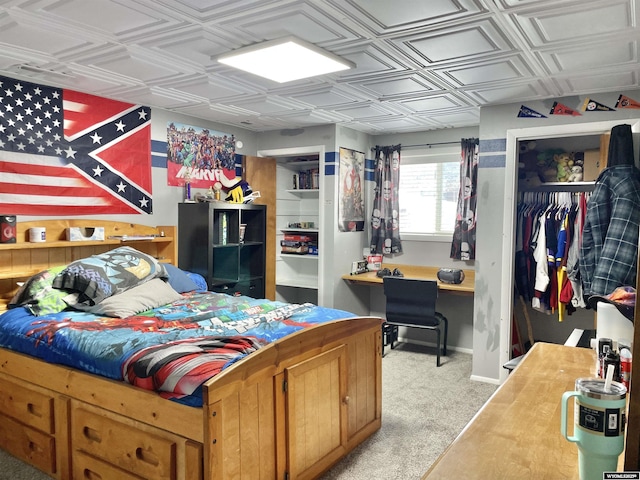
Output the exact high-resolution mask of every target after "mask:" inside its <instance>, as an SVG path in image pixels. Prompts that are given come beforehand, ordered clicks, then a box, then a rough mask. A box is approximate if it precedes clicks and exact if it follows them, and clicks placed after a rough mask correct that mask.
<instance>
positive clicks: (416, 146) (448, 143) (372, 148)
mask: <svg viewBox="0 0 640 480" xmlns="http://www.w3.org/2000/svg"><path fill="white" fill-rule="evenodd" d="M435 145H460V142H459V141H458V142H436V143H417V144H415V145H402V144H400V147H401V148H418V147H429V148H431V147H433V146H435ZM375 149H376V147H371V150H372V151H373V150H375Z"/></svg>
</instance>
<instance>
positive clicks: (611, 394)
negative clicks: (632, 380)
mask: <svg viewBox="0 0 640 480" xmlns="http://www.w3.org/2000/svg"><path fill="white" fill-rule="evenodd" d="M604 384H605V379H604V378H578V379H577V380H576V390H578V391H579V392H581V393H582V394H584V395H586V396H588V397H591V398H597V399H601V400H620V399H622V398H625V396H626V394H627V387H625V386H624V385H623V384H622V383H620V382H611V388H610V389H609V390H605V388H604Z"/></svg>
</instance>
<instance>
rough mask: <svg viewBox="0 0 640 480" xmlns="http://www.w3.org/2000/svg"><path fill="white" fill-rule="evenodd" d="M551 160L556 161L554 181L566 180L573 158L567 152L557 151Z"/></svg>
mask: <svg viewBox="0 0 640 480" xmlns="http://www.w3.org/2000/svg"><path fill="white" fill-rule="evenodd" d="M553 160H554V161H555V162H556V171H557V173H556V181H557V182H566V181H568V178H569V174H570V173H571V167H572V166H573V159H572V158H571V156H570V155H569V154H568V153H559V154H557V155H554V156H553Z"/></svg>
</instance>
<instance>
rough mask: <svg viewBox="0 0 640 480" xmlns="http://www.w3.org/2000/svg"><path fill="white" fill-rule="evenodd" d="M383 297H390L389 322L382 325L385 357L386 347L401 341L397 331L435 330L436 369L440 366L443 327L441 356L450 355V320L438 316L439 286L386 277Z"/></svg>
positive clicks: (433, 282) (387, 319)
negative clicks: (408, 328) (407, 328)
mask: <svg viewBox="0 0 640 480" xmlns="http://www.w3.org/2000/svg"><path fill="white" fill-rule="evenodd" d="M382 281H383V284H384V294H385V296H386V297H387V306H386V317H387V318H386V321H385V323H384V324H383V325H382V355H383V356H384V347H385V346H387V345H391V348H393V347H394V343H395V342H396V341H398V327H411V328H424V329H427V330H435V332H436V335H437V345H436V347H437V365H438V367H439V366H440V334H441V329H442V328H443V327H444V332H443V333H444V342H443V344H442V355H446V354H447V331H448V329H449V322H448V320H447V318H446V317H445V316H444V315H442V314H441V313H439V312H436V299H437V298H438V283H437V282H436V281H435V280H415V279H409V278H401V277H392V276H389V277H384V278H383V279H382Z"/></svg>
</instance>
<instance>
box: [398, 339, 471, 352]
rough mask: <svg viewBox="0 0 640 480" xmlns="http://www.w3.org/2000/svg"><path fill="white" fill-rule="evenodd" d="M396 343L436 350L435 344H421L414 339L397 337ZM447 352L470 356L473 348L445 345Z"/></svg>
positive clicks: (421, 342)
mask: <svg viewBox="0 0 640 480" xmlns="http://www.w3.org/2000/svg"><path fill="white" fill-rule="evenodd" d="M398 342H402V343H410V344H412V345H420V346H422V347H433V348H436V344H435V343H432V342H423V341H420V340H414V339H409V338H405V337H398ZM447 350H451V351H453V352H460V353H468V354H470V355H473V348H464V347H456V346H455V345H447Z"/></svg>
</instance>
